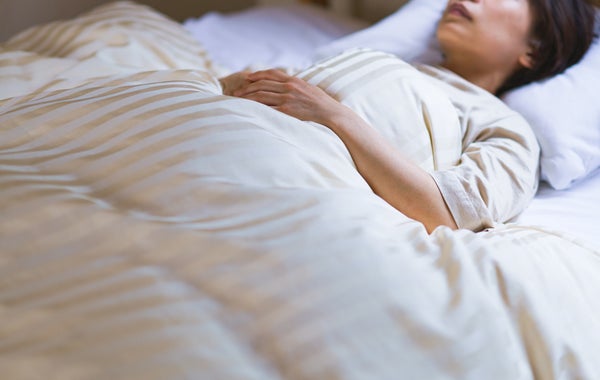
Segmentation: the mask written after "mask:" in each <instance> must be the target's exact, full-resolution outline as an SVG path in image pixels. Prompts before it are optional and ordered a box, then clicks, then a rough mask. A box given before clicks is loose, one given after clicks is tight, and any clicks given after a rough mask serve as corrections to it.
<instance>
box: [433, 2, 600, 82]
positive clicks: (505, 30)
mask: <svg viewBox="0 0 600 380" xmlns="http://www.w3.org/2000/svg"><path fill="white" fill-rule="evenodd" d="M593 34H594V7H593V6H591V5H590V4H589V3H587V2H586V0H449V2H448V6H447V8H446V11H445V12H444V15H443V16H442V19H441V20H440V23H439V25H438V30H437V37H438V41H439V43H440V46H441V48H442V51H443V52H444V55H445V57H446V63H447V64H448V67H449V68H451V69H453V70H454V71H457V72H458V73H459V74H461V75H463V74H466V75H463V76H465V77H467V79H470V78H475V79H477V76H479V77H482V78H485V77H486V75H487V78H485V79H486V80H487V81H490V80H491V83H493V84H490V85H489V86H487V88H488V89H489V90H492V91H493V92H496V93H501V92H504V91H506V90H509V89H511V88H514V87H518V86H521V85H524V84H527V83H530V82H532V81H535V80H539V79H543V78H547V77H550V76H553V75H555V74H558V73H560V72H562V71H564V70H565V69H566V68H567V67H569V66H571V65H572V64H574V63H576V62H577V61H579V59H580V58H581V57H582V56H583V54H584V53H585V52H586V51H587V49H588V47H589V45H590V44H591V42H592V39H593ZM461 71H462V73H461ZM484 87H486V86H484Z"/></svg>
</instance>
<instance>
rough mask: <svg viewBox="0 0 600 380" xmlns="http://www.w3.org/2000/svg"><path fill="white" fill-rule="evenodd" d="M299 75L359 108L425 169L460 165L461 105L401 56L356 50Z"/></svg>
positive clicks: (373, 123) (371, 121)
mask: <svg viewBox="0 0 600 380" xmlns="http://www.w3.org/2000/svg"><path fill="white" fill-rule="evenodd" d="M297 76H298V77H300V78H302V79H304V80H306V81H307V82H309V83H311V84H313V85H316V86H318V87H320V88H321V89H323V90H324V91H325V92H327V93H328V94H330V95H331V96H333V97H334V98H336V99H337V100H338V101H340V102H341V103H342V104H344V105H346V106H348V107H349V108H351V109H352V110H354V111H355V112H356V113H357V114H358V115H360V116H361V117H362V118H363V119H364V120H365V121H367V122H368V123H369V124H370V125H371V126H373V127H374V128H377V130H378V131H379V132H381V134H382V135H384V136H385V137H386V138H387V139H388V140H389V141H390V142H392V143H393V144H394V146H395V147H397V148H398V149H399V150H400V151H401V152H404V153H405V154H406V155H407V157H409V158H410V159H411V160H412V161H413V162H414V163H415V164H417V165H419V166H420V167H421V168H423V169H424V170H427V171H434V170H443V169H447V168H449V167H452V166H455V165H456V164H457V163H458V161H459V159H460V156H461V153H462V133H461V127H460V122H459V118H458V114H457V111H456V109H455V108H454V106H453V105H452V103H451V102H450V99H448V97H447V96H446V94H445V93H442V92H440V91H439V89H437V87H435V85H433V84H432V83H431V82H430V81H429V80H428V79H427V78H425V77H424V76H423V75H422V74H421V73H420V72H419V71H418V70H417V69H416V68H414V67H413V66H412V65H410V64H408V63H406V62H404V61H402V60H400V59H398V57H396V56H394V55H392V54H388V53H384V52H380V51H373V50H368V49H360V48H358V49H351V50H347V51H346V52H344V53H342V54H339V55H336V56H334V57H332V58H329V59H326V60H324V61H321V62H319V63H317V64H315V65H313V66H311V67H309V68H307V69H306V70H304V71H303V72H301V73H299V74H297ZM398 120H401V121H402V122H401V123H399V122H398Z"/></svg>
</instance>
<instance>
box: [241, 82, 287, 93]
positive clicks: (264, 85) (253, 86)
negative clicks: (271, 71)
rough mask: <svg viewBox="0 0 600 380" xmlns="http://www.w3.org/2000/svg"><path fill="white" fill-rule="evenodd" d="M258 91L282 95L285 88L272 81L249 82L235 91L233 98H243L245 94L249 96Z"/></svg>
mask: <svg viewBox="0 0 600 380" xmlns="http://www.w3.org/2000/svg"><path fill="white" fill-rule="evenodd" d="M258 91H266V92H274V93H279V94H281V93H284V92H286V87H285V85H284V84H283V83H281V82H276V81H272V80H260V81H258V82H251V83H248V84H247V85H245V86H243V87H242V88H240V89H238V90H236V91H235V92H234V95H235V96H244V95H247V94H251V93H253V92H258Z"/></svg>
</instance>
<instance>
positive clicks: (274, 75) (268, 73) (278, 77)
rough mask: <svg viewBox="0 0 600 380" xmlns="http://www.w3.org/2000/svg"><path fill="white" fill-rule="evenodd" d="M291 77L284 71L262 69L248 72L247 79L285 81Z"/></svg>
mask: <svg viewBox="0 0 600 380" xmlns="http://www.w3.org/2000/svg"><path fill="white" fill-rule="evenodd" d="M290 78H292V77H291V76H290V75H288V74H286V73H285V72H283V71H281V70H277V69H271V70H262V71H257V72H254V73H250V74H248V80H250V81H252V82H256V81H259V80H272V81H277V82H285V81H287V80H289V79H290Z"/></svg>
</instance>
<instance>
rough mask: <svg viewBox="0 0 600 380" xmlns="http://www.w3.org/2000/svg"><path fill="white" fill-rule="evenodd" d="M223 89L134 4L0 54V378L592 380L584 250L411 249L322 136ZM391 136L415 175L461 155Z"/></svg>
mask: <svg viewBox="0 0 600 380" xmlns="http://www.w3.org/2000/svg"><path fill="white" fill-rule="evenodd" d="M352 54H353V53H349V54H347V55H346V56H343V58H344V60H345V61H344V62H346V63H348V62H353V64H356V65H365V66H367V65H382V66H381V67H383V66H385V67H388V66H390V65H391V66H393V65H394V63H393V62H391V60H392V58H390V57H389V56H384V55H378V54H376V53H367V54H371V55H369V56H368V57H369V59H367V60H361V59H362V58H360V57H364V56H361V55H360V54H354V55H352ZM351 60H354V61H351ZM378 67H379V66H378ZM397 69H398V72H404V71H403V70H405V67H403V66H402V67H398V68H397ZM218 73H219V70H218V68H216V67H214V66H212V65H211V63H210V61H209V59H208V57H206V56H205V54H204V53H203V51H202V48H201V47H200V46H198V45H197V44H196V43H195V42H194V41H192V40H191V39H190V38H189V37H188V36H187V35H186V34H185V32H184V31H183V29H181V28H180V26H179V25H178V24H176V23H173V22H172V21H170V20H168V19H166V18H164V17H163V16H162V15H160V14H158V13H156V12H154V11H152V10H151V9H149V8H145V7H141V6H138V5H136V4H133V3H127V2H124V3H115V4H111V5H109V6H105V7H102V8H98V9H96V10H94V11H92V12H90V13H88V14H85V15H82V16H80V17H78V18H76V19H73V20H68V21H61V22H57V23H52V24H48V25H42V26H39V27H36V28H33V29H31V30H29V31H26V32H24V33H23V34H21V35H18V36H16V37H15V38H13V39H11V40H10V41H8V42H7V43H5V44H4V45H2V46H0V377H1V378H2V379H24V380H25V379H60V380H63V379H260V380H269V379H477V380H479V379H503V380H504V379H597V378H600V350H599V347H600V317H598V316H600V301H598V299H599V298H598V294H599V293H600V276H599V275H598V274H599V273H600V252H598V251H597V250H594V249H592V248H591V247H587V246H586V243H584V242H580V241H575V240H573V239H570V238H568V237H566V236H563V235H561V234H560V233H550V232H546V231H543V230H540V229H536V228H534V227H527V226H520V225H516V224H510V225H506V226H502V227H499V228H496V229H493V230H491V231H488V232H482V233H478V234H476V233H472V232H469V231H456V232H453V231H450V230H449V229H446V228H439V229H437V230H436V231H435V232H434V233H433V234H432V235H428V234H427V233H426V232H425V230H424V228H423V227H422V226H421V225H420V224H419V223H416V222H414V221H411V220H410V219H408V218H406V217H404V216H403V215H402V214H400V213H398V212H397V211H395V210H394V209H393V208H391V206H389V205H388V204H387V203H385V202H384V201H382V200H381V199H380V198H378V197H377V196H375V195H374V194H373V193H372V191H371V190H370V188H369V186H368V185H367V183H366V182H365V181H364V180H363V179H362V177H361V176H360V175H359V174H358V172H357V171H356V169H355V167H354V165H353V163H352V160H351V158H350V155H349V153H348V151H347V150H346V149H345V147H344V145H343V144H342V143H341V141H339V139H337V138H336V137H335V135H334V134H333V133H332V132H330V131H329V130H328V129H327V128H325V127H323V126H320V125H317V124H309V123H304V122H301V121H298V120H296V119H293V118H290V117H287V116H286V115H283V114H280V113H278V112H276V111H274V110H272V109H270V108H268V107H265V106H262V105H260V104H258V103H253V102H249V101H246V100H242V99H235V98H230V97H225V96H222V95H221V94H220V87H219V83H218V80H217V79H216V75H217V74H218ZM337 74H339V75H338V76H337V77H336V78H333V77H324V78H321V80H322V83H328V85H329V86H334V87H335V86H340V88H342V87H343V83H344V80H345V81H346V82H347V83H355V82H354V81H353V80H352V78H349V77H344V75H341V74H340V73H337ZM305 75H310V76H312V78H314V77H315V76H318V75H319V73H317V72H314V71H313V72H311V71H310V70H309V71H307V72H306V73H305ZM323 75H325V74H323ZM347 75H351V74H347ZM334 79H335V80H334ZM354 101H357V100H356V99H355V100H354ZM431 112H433V114H434V115H433V116H432V117H434V118H435V117H443V112H445V111H444V109H443V107H442V109H439V110H431ZM436 115H437V116H436ZM421 123H424V122H423V121H421ZM384 132H385V133H388V134H389V137H390V138H398V139H399V140H398V141H399V143H400V144H401V143H402V141H404V140H402V139H403V137H402V136H404V135H403V134H407V133H412V135H410V136H409V137H407V138H409V139H410V141H412V142H413V143H412V144H411V145H407V146H406V149H414V152H413V153H412V154H411V155H412V156H413V157H415V160H416V161H417V162H418V163H419V164H420V165H421V166H422V167H424V168H426V169H435V168H437V167H443V166H446V165H451V164H453V163H454V162H455V160H456V159H457V155H458V154H459V153H460V152H459V150H458V148H457V146H459V145H457V141H458V140H457V139H459V136H458V135H457V134H456V131H455V130H452V129H449V130H445V131H436V130H435V129H432V128H431V125H428V124H427V123H424V124H423V125H422V128H421V129H419V130H418V131H412V132H411V131H402V130H394V129H393V128H391V129H387V130H386V131H384ZM415 142H418V143H415Z"/></svg>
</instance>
